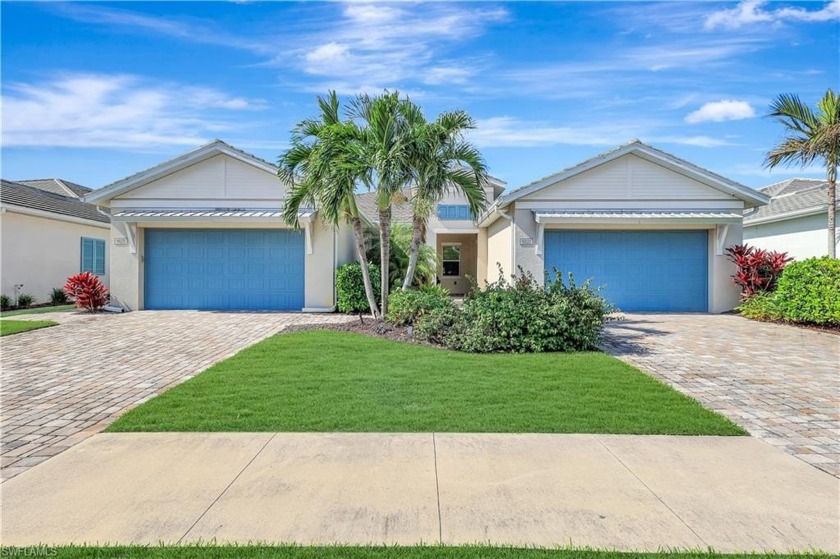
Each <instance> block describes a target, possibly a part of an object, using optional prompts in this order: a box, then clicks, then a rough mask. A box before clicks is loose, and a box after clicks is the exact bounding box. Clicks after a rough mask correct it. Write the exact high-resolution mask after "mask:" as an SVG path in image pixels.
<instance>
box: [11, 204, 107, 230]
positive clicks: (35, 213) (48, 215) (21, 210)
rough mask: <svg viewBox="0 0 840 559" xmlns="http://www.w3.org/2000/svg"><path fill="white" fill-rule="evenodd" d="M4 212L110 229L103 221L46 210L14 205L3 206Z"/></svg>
mask: <svg viewBox="0 0 840 559" xmlns="http://www.w3.org/2000/svg"><path fill="white" fill-rule="evenodd" d="M2 208H3V211H7V212H10V213H16V214H23V215H31V216H32V217H41V218H44V219H54V220H56V221H66V222H67V223H78V224H79V225H89V226H91V227H99V228H101V229H110V228H111V224H110V223H104V222H102V221H94V220H92V219H85V218H83V217H75V216H72V215H64V214H58V213H53V212H47V211H44V210H36V209H35V208H25V207H23V206H15V205H12V204H3V206H2Z"/></svg>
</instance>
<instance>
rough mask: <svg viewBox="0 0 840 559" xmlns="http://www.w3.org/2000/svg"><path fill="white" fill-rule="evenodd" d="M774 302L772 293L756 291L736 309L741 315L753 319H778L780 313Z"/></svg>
mask: <svg viewBox="0 0 840 559" xmlns="http://www.w3.org/2000/svg"><path fill="white" fill-rule="evenodd" d="M775 303H776V298H775V294H774V293H756V294H755V295H753V296H752V297H750V298H748V299H745V300H744V301H743V302H742V303H741V305H740V306H739V307H738V308H737V309H736V310H737V311H738V312H740V313H741V315H743V316H745V317H747V318H752V319H755V320H779V319H780V318H781V315H780V314H779V310H778V309H777V308H776V304H775Z"/></svg>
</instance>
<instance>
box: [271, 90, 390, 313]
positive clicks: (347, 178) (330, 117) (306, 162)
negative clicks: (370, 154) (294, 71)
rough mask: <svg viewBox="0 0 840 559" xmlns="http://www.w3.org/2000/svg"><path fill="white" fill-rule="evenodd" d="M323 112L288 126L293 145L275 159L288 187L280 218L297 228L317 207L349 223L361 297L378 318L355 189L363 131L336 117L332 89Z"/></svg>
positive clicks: (362, 169) (363, 171) (361, 169)
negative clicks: (301, 216)
mask: <svg viewBox="0 0 840 559" xmlns="http://www.w3.org/2000/svg"><path fill="white" fill-rule="evenodd" d="M318 106H319V108H320V110H321V114H320V115H319V117H318V118H314V119H311V118H310V119H306V120H303V121H301V122H300V123H298V124H297V125H296V126H295V128H294V129H293V130H292V146H291V147H290V148H289V149H288V150H287V151H286V152H285V153H283V154H282V155H281V156H280V157H279V159H278V164H279V167H280V168H279V170H278V172H277V174H278V175H279V176H280V178H282V179H284V180H285V181H286V182H288V183H289V184H290V185H291V186H290V189H289V194H288V197H287V199H286V203H285V205H284V207H283V218H284V219H285V221H286V222H287V223H289V224H291V225H293V226H295V227H299V226H300V223H299V219H298V214H299V212H300V210H301V209H302V208H314V207H317V208H318V211H319V212H320V214H321V216H322V219H323V220H324V221H325V222H327V223H330V224H331V225H333V226H334V227H337V226H338V225H340V224H341V223H343V222H349V223H350V224H351V226H352V227H353V236H354V237H355V241H356V256H357V257H358V259H359V263H360V264H361V268H362V278H363V279H364V284H365V295H366V296H367V300H368V304H369V305H370V310H371V313H372V314H373V316H374V318H378V317H380V316H381V314H380V312H379V307H378V306H377V304H376V297H375V296H374V293H373V284H372V283H371V279H370V273H369V271H368V260H367V254H366V253H365V236H364V228H363V227H362V220H361V216H360V214H359V208H358V207H357V206H356V188H357V186H359V184H360V183H364V182H365V181H366V180H367V169H368V167H367V164H366V160H365V157H364V156H365V152H364V143H363V138H364V134H363V131H362V130H361V129H360V128H359V127H358V126H356V124H354V123H353V122H351V121H342V120H341V118H340V117H339V101H338V97H337V95H336V94H335V92H334V91H331V92H330V93H329V95H328V96H327V97H326V98H324V97H318Z"/></svg>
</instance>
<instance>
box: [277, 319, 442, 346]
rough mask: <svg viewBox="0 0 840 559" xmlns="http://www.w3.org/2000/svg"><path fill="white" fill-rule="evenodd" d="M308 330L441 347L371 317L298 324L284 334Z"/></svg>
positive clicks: (401, 327) (399, 327)
mask: <svg viewBox="0 0 840 559" xmlns="http://www.w3.org/2000/svg"><path fill="white" fill-rule="evenodd" d="M307 330H335V331H336V332H353V333H355V334H363V335H365V336H371V337H373V338H383V339H386V340H392V341H395V342H409V343H413V344H420V345H428V346H433V347H439V346H437V345H435V344H430V343H428V342H425V341H423V340H418V339H417V338H415V337H413V336H411V335H410V334H409V333H408V328H406V327H405V326H394V325H393V324H388V323H387V322H385V321H383V320H374V319H373V318H371V317H366V318H365V320H364V322H361V321H360V320H358V319H356V320H354V321H352V322H347V323H344V324H296V325H294V326H289V327H288V328H286V329H284V330H283V332H282V333H284V334H285V333H288V332H304V331H307Z"/></svg>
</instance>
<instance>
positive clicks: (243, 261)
mask: <svg viewBox="0 0 840 559" xmlns="http://www.w3.org/2000/svg"><path fill="white" fill-rule="evenodd" d="M145 235H146V236H145V242H146V258H145V275H146V282H145V300H146V305H145V306H146V308H148V309H218V310H224V309H242V310H263V309H273V310H300V309H301V308H302V307H303V306H304V302H303V294H304V243H303V233H302V232H300V231H290V230H273V229H271V230H258V229H254V230H251V229H248V230H236V229H227V230H213V229H207V230H203V229H197V230H193V229H189V230H188V229H147V230H146V233H145ZM278 279H279V281H278Z"/></svg>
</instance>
